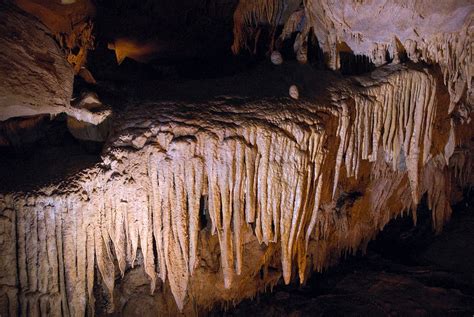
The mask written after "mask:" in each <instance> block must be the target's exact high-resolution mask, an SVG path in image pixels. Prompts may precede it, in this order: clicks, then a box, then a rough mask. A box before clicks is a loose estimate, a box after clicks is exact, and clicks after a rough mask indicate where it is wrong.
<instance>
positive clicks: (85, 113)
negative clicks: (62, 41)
mask: <svg viewBox="0 0 474 317" xmlns="http://www.w3.org/2000/svg"><path fill="white" fill-rule="evenodd" d="M0 19H1V20H2V21H3V22H2V24H1V25H0V45H1V47H2V54H1V55H0V89H1V95H0V121H4V120H7V119H9V118H14V117H27V116H34V115H42V114H50V115H53V116H54V115H57V114H59V113H63V112H64V113H67V114H68V115H70V116H71V117H74V118H76V119H77V120H80V121H84V122H88V123H91V124H94V125H97V124H99V123H101V122H103V121H104V120H105V119H106V118H107V117H108V116H109V115H110V113H111V111H110V109H107V110H105V111H101V112H95V113H94V112H91V111H89V110H88V109H85V108H77V107H73V106H71V104H70V100H71V96H72V88H73V80H74V70H73V68H72V67H71V65H70V64H69V63H68V61H67V60H66V58H65V57H66V56H65V54H64V53H63V52H62V51H61V49H60V47H59V46H58V44H57V43H56V42H55V40H54V38H53V37H52V33H51V31H50V30H49V29H48V28H46V27H45V26H44V25H43V24H41V23H40V22H39V21H38V20H37V19H35V18H34V17H33V16H31V15H29V14H28V13H25V12H23V11H20V10H19V9H18V8H15V7H14V6H12V5H8V4H1V5H0Z"/></svg>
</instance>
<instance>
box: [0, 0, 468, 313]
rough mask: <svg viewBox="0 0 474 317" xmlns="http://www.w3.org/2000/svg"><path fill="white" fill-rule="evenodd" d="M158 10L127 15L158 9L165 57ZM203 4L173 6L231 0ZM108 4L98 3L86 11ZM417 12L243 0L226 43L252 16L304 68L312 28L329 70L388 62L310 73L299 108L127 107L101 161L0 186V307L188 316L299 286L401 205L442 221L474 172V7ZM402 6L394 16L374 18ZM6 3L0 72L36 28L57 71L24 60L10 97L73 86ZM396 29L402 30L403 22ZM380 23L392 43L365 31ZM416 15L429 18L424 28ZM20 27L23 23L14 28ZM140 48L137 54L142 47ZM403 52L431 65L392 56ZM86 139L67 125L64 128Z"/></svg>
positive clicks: (280, 101)
mask: <svg viewBox="0 0 474 317" xmlns="http://www.w3.org/2000/svg"><path fill="white" fill-rule="evenodd" d="M80 3H83V2H78V5H79V4H80ZM170 3H171V2H166V1H165V2H162V3H161V5H162V6H163V7H159V6H155V5H153V3H151V2H149V3H148V6H143V7H141V8H139V9H137V10H138V12H141V11H140V10H145V11H146V12H148V18H150V19H153V18H154V13H157V14H158V11H159V14H162V17H163V19H162V20H163V22H162V23H163V24H164V25H167V26H169V25H176V27H177V28H178V30H175V31H174V33H173V32H170V33H168V34H166V35H165V36H163V37H161V34H159V33H157V34H153V31H154V30H158V29H159V27H160V25H157V26H156V29H154V28H150V30H149V32H150V33H149V34H144V35H143V38H142V39H143V41H144V42H141V44H140V45H142V44H143V43H145V44H146V43H154V44H153V45H155V44H156V43H161V42H160V41H164V42H163V43H165V45H164V47H165V48H166V49H168V48H169V45H170V44H169V43H172V45H175V44H176V42H173V41H172V42H169V41H168V39H167V37H168V38H169V37H170V36H171V37H173V36H174V35H176V34H183V32H184V33H185V32H186V30H187V28H188V27H190V26H192V25H195V24H194V23H187V22H186V19H187V18H184V19H185V20H184V22H183V21H181V20H176V21H173V20H172V17H174V16H175V15H174V14H169V16H167V14H166V12H167V11H166V10H158V9H157V8H166V5H169V4H170ZM209 3H211V4H210V5H206V6H205V8H201V6H202V3H201V2H190V3H188V4H183V6H184V7H185V8H188V5H189V7H191V8H192V10H191V9H190V10H189V12H191V13H190V14H189V15H186V16H188V17H189V16H198V17H202V16H203V15H206V14H207V13H209V12H211V11H212V10H213V9H212V7H213V6H212V4H213V3H214V4H215V8H216V9H215V12H216V13H215V16H217V17H219V18H220V17H224V18H225V19H227V18H228V17H229V16H230V13H229V12H228V11H226V10H224V9H225V8H227V7H226V5H227V4H228V2H225V1H222V2H221V1H210V2H209ZM108 4H110V3H108V2H107V1H104V2H102V4H100V6H99V7H100V10H104V9H106V8H107V5H108ZM285 4H286V5H285ZM129 6H132V5H131V4H129V3H125V2H123V3H122V2H118V4H116V5H114V8H115V9H114V10H117V12H111V14H112V15H114V14H116V15H117V16H119V17H125V16H127V13H129V11H128V10H131V9H132V7H133V6H132V7H129ZM424 6H426V2H414V3H410V4H409V5H408V6H407V4H406V3H404V2H393V5H391V6H390V5H389V6H382V7H379V5H378V3H376V2H370V1H364V2H350V1H343V2H338V3H333V2H325V1H318V2H316V1H305V2H303V4H302V6H301V5H300V3H299V1H294V2H292V1H289V2H285V3H283V2H281V1H264V2H261V3H252V2H249V1H243V0H242V1H240V2H239V5H238V6H237V8H236V11H235V13H234V20H235V21H237V22H238V23H235V24H234V34H235V36H236V41H237V42H234V47H233V49H234V52H237V51H238V49H240V48H243V47H245V46H248V48H249V49H251V48H252V45H248V43H247V42H248V41H252V40H254V38H255V37H258V29H259V27H260V26H261V25H270V26H273V27H274V26H275V25H280V26H283V30H282V34H281V35H279V36H278V38H275V43H273V44H270V45H271V46H274V48H278V46H279V45H280V44H281V43H280V42H281V41H282V40H283V39H284V38H286V37H289V35H290V34H291V33H293V32H295V31H296V32H298V33H299V35H298V36H297V37H296V41H295V45H294V49H295V52H296V53H297V55H296V57H297V59H298V61H300V62H302V63H304V62H305V61H307V60H308V57H307V54H308V49H307V47H306V45H307V38H308V36H309V33H310V32H309V29H310V28H311V27H312V28H313V32H314V33H315V34H316V36H317V40H318V41H319V44H320V46H321V48H322V50H323V52H324V53H325V54H326V57H327V60H326V62H327V63H328V65H329V66H330V67H331V68H333V69H337V68H339V67H340V60H339V58H340V53H341V52H346V53H347V52H349V53H353V54H363V55H367V56H368V58H369V59H370V60H371V61H372V62H373V63H374V64H375V65H377V66H381V65H382V64H385V63H387V62H389V61H390V60H387V59H385V56H387V53H388V56H389V57H390V58H389V59H392V58H393V61H394V63H392V64H391V65H385V66H382V67H379V68H377V69H376V70H375V71H374V72H371V73H369V74H366V75H364V76H359V77H351V78H342V77H338V76H335V75H329V74H328V73H326V72H323V73H321V74H320V76H324V77H320V78H325V80H318V79H316V80H314V79H313V80H312V81H308V82H306V83H305V85H303V87H304V88H305V89H306V91H305V90H303V91H302V98H301V99H300V100H298V101H295V100H291V99H290V98H270V97H266V98H259V99H252V98H247V99H245V98H243V99H239V98H237V99H234V98H233V97H231V96H229V97H224V98H221V99H218V100H212V101H207V102H198V101H196V102H179V101H176V102H170V101H167V102H164V101H154V102H153V101H149V102H141V103H137V104H133V106H131V107H129V108H128V109H127V110H126V111H124V113H122V114H120V115H119V117H118V118H117V121H116V122H115V133H114V134H113V135H112V136H110V137H109V138H108V140H107V145H106V147H105V149H104V152H103V155H102V161H101V163H100V164H97V165H96V166H94V167H92V168H88V169H86V170H84V171H83V172H81V173H80V174H78V175H75V176H73V177H70V178H68V179H65V180H64V181H63V182H61V183H59V184H52V185H50V186H42V187H40V188H38V189H36V190H32V191H27V192H26V191H25V192H22V191H17V192H6V193H2V194H0V254H1V257H0V314H1V315H51V316H60V315H74V316H76V315H78V316H80V315H86V314H88V315H89V314H90V315H93V314H94V313H97V314H99V315H102V314H106V313H112V312H114V311H115V312H118V313H124V314H126V313H132V312H134V313H136V314H141V315H142V316H143V315H147V314H156V312H162V313H163V312H167V313H169V314H177V313H178V312H179V311H182V312H183V313H185V314H193V313H194V314H195V313H197V312H199V311H206V310H208V309H210V308H211V307H212V306H213V305H216V304H219V303H227V304H229V303H235V302H238V301H240V300H242V299H243V298H246V297H252V296H255V294H256V293H257V292H260V291H264V290H265V289H267V288H269V287H272V286H273V285H275V284H276V283H277V282H278V281H279V280H280V279H281V278H283V280H284V282H285V283H289V282H290V281H297V280H299V281H300V282H303V281H304V280H305V279H306V278H307V277H308V276H309V275H310V274H311V273H312V272H314V271H320V270H322V269H324V268H326V267H327V266H329V265H332V264H335V263H337V261H338V260H339V258H340V257H341V255H343V254H345V253H348V252H356V251H357V250H360V249H362V250H363V249H364V248H365V246H366V245H367V243H368V241H370V240H371V239H372V238H373V237H374V236H375V235H376V234H377V232H378V231H379V230H381V229H382V228H383V227H384V226H385V224H387V222H388V221H389V220H390V219H392V218H394V217H397V216H399V215H402V214H406V213H410V212H412V210H414V209H415V207H416V205H417V204H418V203H419V202H420V200H421V199H423V197H424V198H425V199H426V200H427V202H428V205H429V207H430V209H431V210H432V219H433V221H432V222H433V226H434V230H435V231H439V230H441V229H442V227H443V224H444V223H445V222H446V221H447V220H448V219H449V217H450V215H451V207H450V203H451V202H452V201H455V200H456V199H457V198H458V196H459V195H458V193H459V191H460V189H462V188H463V187H465V186H470V184H472V181H473V177H474V174H473V173H472V168H473V164H474V160H473V158H472V148H473V145H472V133H473V131H474V129H473V128H474V127H473V124H474V123H473V121H472V120H471V116H472V113H471V108H472V95H471V94H472V91H471V89H470V87H471V80H472V38H471V36H472V29H471V25H470V23H471V16H472V5H470V4H469V3H467V2H462V1H459V2H446V3H444V4H443V6H442V7H441V9H440V10H441V11H442V13H443V14H437V13H433V12H431V11H430V10H427V11H426V12H423V13H420V12H421V11H423V10H421V8H423V7H424ZM402 7H403V10H401V11H400V12H402V13H403V14H401V15H400V16H399V19H400V20H397V21H392V20H390V19H388V20H387V19H382V18H386V17H389V16H390V15H389V12H391V11H393V10H395V9H397V10H398V9H400V8H402ZM2 8H3V7H2ZM173 8H174V9H179V10H181V9H183V8H179V7H177V6H176V7H173ZM219 8H221V9H222V11H221V9H219ZM8 10H9V11H8V12H9V13H8V14H7V13H6V12H7V9H6V10H5V11H4V10H1V11H0V14H4V15H5V19H2V21H6V22H5V23H3V24H0V28H2V29H0V31H2V33H1V36H0V41H4V42H5V45H6V46H5V47H7V49H6V50H5V51H4V52H2V54H3V55H0V58H2V57H4V58H5V60H2V61H1V63H0V67H3V66H4V65H6V66H7V67H13V66H14V65H15V64H14V63H13V62H12V61H11V58H7V57H8V56H10V57H11V56H12V55H13V54H14V52H16V51H19V52H20V53H22V50H25V51H26V53H25V52H23V53H25V55H27V56H25V57H24V58H23V59H19V60H20V61H21V60H28V56H31V55H32V54H31V53H30V52H36V51H37V50H40V49H39V48H38V47H37V46H38V45H37V44H38V43H37V42H36V41H35V40H33V38H35V37H36V38H44V39H45V40H44V42H43V43H42V47H41V50H40V51H41V52H43V53H44V50H45V49H46V50H47V54H50V55H52V56H53V57H57V60H56V59H54V58H53V59H54V61H53V62H48V63H49V64H48V65H49V66H48V67H50V68H51V63H53V65H56V64H55V63H58V65H59V66H55V67H56V70H58V69H61V70H62V69H64V73H65V74H66V75H67V76H66V75H65V76H64V77H65V79H64V82H62V83H58V82H56V81H53V79H51V78H50V77H51V76H53V75H54V73H52V72H50V71H45V70H43V69H40V70H36V69H35V70H34V71H32V73H33V74H36V75H38V74H39V75H43V74H44V77H41V78H40V79H38V80H34V81H33V80H30V81H29V84H31V85H38V83H41V84H43V85H45V84H47V85H49V86H47V87H43V86H41V89H38V91H37V93H36V94H35V98H33V97H32V96H29V99H28V101H25V103H28V102H30V103H31V102H32V101H31V100H33V101H38V100H39V98H38V96H43V95H42V94H44V93H45V92H48V93H50V95H48V96H45V97H44V98H43V97H42V98H43V99H44V100H45V101H48V102H50V101H51V100H55V99H54V98H57V97H58V92H57V91H56V89H57V88H58V87H65V88H66V89H65V90H67V88H68V87H67V84H68V83H69V85H70V86H72V76H73V70H72V68H71V66H70V65H69V64H68V63H67V61H66V58H67V57H65V56H67V55H62V54H63V52H61V51H60V48H59V46H58V45H57V44H56V43H55V42H54V41H53V40H52V38H53V37H54V35H53V34H51V33H50V31H48V30H47V29H46V28H45V27H44V26H43V25H42V24H40V23H39V22H38V21H37V20H35V19H33V18H32V17H31V16H29V15H26V14H25V13H21V12H19V11H17V10H16V9H12V8H10V7H8ZM170 10H171V9H170ZM200 10H201V11H200ZM202 10H204V13H203V12H202ZM374 10H375V11H377V10H378V11H377V12H380V14H379V16H380V19H372V20H371V23H370V27H369V26H368V25H367V22H366V20H365V19H366V18H367V17H373V15H374V14H373V12H374ZM185 11H187V10H185ZM169 12H171V11H169ZM192 12H194V13H192ZM206 12H207V13H206ZM341 12H342V13H341ZM420 14H421V15H420ZM180 16H181V15H180ZM15 19H19V20H21V21H22V22H21V23H19V24H18V23H17V22H15ZM167 19H168V20H171V21H168V22H167V23H168V24H167V23H165V21H166V20H167ZM239 19H240V20H239ZM113 20H114V21H116V18H113ZM131 20H132V19H131ZM131 20H130V21H131ZM197 20H199V19H197ZM197 20H196V19H194V20H193V18H189V19H188V20H187V21H197ZM12 21H13V22H12ZM146 21H147V20H146V19H144V25H145V26H146V25H147V22H146ZM338 21H339V22H338ZM407 21H409V22H410V23H414V24H415V25H416V28H415V30H413V31H411V30H407V29H406V28H404V24H406V23H408V22H407ZM413 21H414V22H413ZM445 21H449V22H448V23H444V22H445ZM44 23H46V24H47V22H44ZM183 23H184V24H183ZM383 23H386V24H387V23H388V24H389V26H390V28H389V30H393V32H394V34H397V35H395V36H396V40H394V38H393V37H392V34H390V37H389V38H385V37H384V34H385V33H384V34H379V33H378V32H379V30H381V29H383V28H384V27H386V24H383ZM428 23H431V24H434V23H442V24H443V27H442V28H439V29H437V30H436V33H434V32H433V31H432V30H431V29H430V28H429V27H427V25H428ZM17 25H25V27H27V28H28V30H34V33H33V34H31V33H28V32H26V31H25V32H20V33H14V32H11V30H12V29H15V28H16V27H17ZM133 25H134V23H132V22H130V24H127V23H124V24H123V25H121V27H123V30H122V32H123V33H122V34H120V36H119V37H118V38H122V36H123V38H127V36H130V34H132V35H133V32H138V31H136V30H135V31H134V30H133V27H132V26H133ZM19 30H20V31H21V30H22V29H21V28H19ZM361 30H362V31H361ZM364 31H365V33H364ZM197 33H199V32H197ZM8 36H17V37H18V38H19V39H21V42H22V43H23V45H22V46H18V43H19V41H13V40H12V41H9V40H8V39H9V37H8ZM275 36H277V35H276V34H275ZM18 38H17V39H18ZM5 39H6V40H5ZM111 39H112V40H113V41H114V45H115V44H116V43H117V41H116V38H113V37H111ZM150 39H151V42H150V41H149V40H150ZM239 41H240V42H239ZM279 41H280V42H279ZM178 42H179V41H178ZM125 43H129V42H125ZM181 43H190V42H186V41H185V40H184V41H182V42H181ZM236 43H237V44H236ZM393 43H396V45H395V44H393ZM400 43H401V44H400ZM167 45H168V46H167ZM373 45H375V46H373ZM390 45H392V46H390ZM400 45H401V46H400ZM140 47H142V46H140ZM374 47H376V49H375V48H374ZM394 47H397V49H396V50H395V49H394ZM114 49H115V50H117V46H114ZM180 49H182V47H180V46H174V47H171V49H170V50H169V51H176V50H178V51H179V50H180ZM272 49H273V47H272ZM399 49H400V50H399ZM15 50H16V51H15ZM152 51H153V50H152ZM5 52H6V53H5ZM135 52H136V51H135ZM142 52H143V51H141V50H140V49H138V53H140V54H139V55H140V56H141V57H143V55H141V53H142ZM160 52H161V51H160ZM66 53H67V52H66ZM125 53H127V54H128V53H130V52H125ZM132 53H133V52H132ZM152 53H153V52H152ZM8 54H10V55H8ZM147 54H148V53H147ZM404 54H406V56H407V58H409V59H410V60H412V61H414V62H421V61H424V62H427V63H428V64H434V65H435V66H433V65H423V64H420V65H413V64H409V65H403V64H402V65H399V64H398V62H399V61H400V60H403V56H402V55H404ZM41 56H43V55H41ZM48 56H49V55H48ZM127 56H128V57H133V56H130V55H127ZM140 56H139V57H140ZM163 56H164V55H163ZM145 57H146V58H148V56H145ZM50 59H51V58H48V61H50ZM36 60H38V59H36ZM39 60H40V61H42V59H41V58H39ZM119 60H120V58H119ZM12 65H13V66H12ZM28 65H31V64H28ZM436 65H439V66H440V67H439V69H438V67H437V66H436ZM33 66H35V64H34V63H33ZM36 66H37V67H40V68H41V67H42V64H41V65H36ZM36 66H35V67H36ZM43 66H44V65H43ZM50 68H49V70H50ZM24 71H25V68H21V67H19V69H18V70H17V72H24ZM11 74H13V75H15V74H17V73H15V72H12V73H11ZM11 74H10V73H9V76H3V77H2V78H5V79H6V81H5V83H3V85H4V86H6V87H8V86H10V87H12V88H11V89H13V93H12V95H13V96H24V90H25V86H24V85H25V84H26V83H24V82H23V81H20V82H14V83H13V84H12V83H10V82H8V80H12V79H15V76H16V75H15V76H12V75H11ZM18 74H20V73H18ZM18 76H19V77H18V78H24V76H26V78H33V77H32V76H30V74H23V73H21V74H20V75H18ZM53 77H54V76H53ZM57 77H58V78H59V77H60V75H58V76H57ZM66 77H67V78H66ZM61 78H62V77H61ZM58 81H61V80H59V79H58ZM248 83H249V80H248V78H246V79H244V80H243V81H240V82H239V84H240V85H248ZM20 84H21V85H20ZM280 84H281V83H280ZM283 85H285V84H283ZM20 87H21V89H22V91H19V90H18V89H20ZM68 89H69V90H67V91H66V92H65V93H64V96H63V98H62V99H61V102H62V104H61V105H62V107H63V108H66V110H64V109H62V110H57V109H56V108H55V109H52V110H51V109H49V108H47V109H46V110H45V108H44V107H45V104H49V103H41V104H38V105H35V107H36V106H38V107H40V109H41V110H38V113H56V112H57V111H59V112H62V111H66V112H68V111H70V110H68V105H69V98H70V90H71V89H72V88H71V87H69V88H68ZM254 89H257V90H258V89H259V87H256V88H255V87H254ZM285 89H287V87H286V86H285ZM53 92H54V93H53ZM163 93H165V92H163ZM186 93H189V94H192V92H182V94H183V95H185V94H186ZM11 104H12V103H10V102H7V103H2V105H7V106H8V105H11ZM33 109H36V108H33ZM75 111H77V110H73V111H72V113H74V112H75ZM2 113H5V112H3V109H2ZM84 113H85V114H84V116H86V115H87V114H88V113H87V112H84ZM14 114H15V115H18V113H17V112H16V110H15V113H14ZM78 117H79V119H81V118H82V119H84V118H85V117H81V116H80V115H79V116H78ZM91 121H93V120H92V119H91ZM73 128H74V124H73ZM86 132H87V131H83V130H81V127H80V126H79V127H78V128H77V133H78V134H79V133H86ZM101 140H102V139H101ZM412 215H413V217H415V219H416V213H412Z"/></svg>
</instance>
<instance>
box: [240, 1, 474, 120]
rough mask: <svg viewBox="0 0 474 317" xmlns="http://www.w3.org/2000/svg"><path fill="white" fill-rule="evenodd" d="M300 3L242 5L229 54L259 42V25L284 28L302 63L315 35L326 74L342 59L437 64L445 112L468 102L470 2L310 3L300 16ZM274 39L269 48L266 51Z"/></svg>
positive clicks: (472, 14)
mask: <svg viewBox="0 0 474 317" xmlns="http://www.w3.org/2000/svg"><path fill="white" fill-rule="evenodd" d="M299 3H300V1H293V0H271V1H247V0H240V2H239V6H238V7H237V10H236V12H235V14H234V44H233V46H232V49H233V51H234V52H235V53H237V52H239V51H240V50H241V49H244V48H246V47H249V44H250V43H249V42H251V41H252V40H258V38H257V39H256V38H255V34H257V33H256V31H255V30H256V29H258V28H261V27H262V25H263V26H265V25H266V26H270V27H271V28H274V27H276V26H278V25H284V28H283V32H282V34H281V35H280V36H279V39H278V41H282V40H285V39H288V38H289V37H290V36H291V34H292V33H293V32H296V33H298V36H297V37H296V39H295V43H294V50H295V53H296V55H297V58H298V60H301V61H306V60H307V57H306V55H307V43H308V41H307V38H308V36H309V33H310V30H312V32H314V35H315V36H316V38H317V42H318V44H319V46H320V48H321V49H322V51H323V52H324V54H325V63H326V65H327V66H328V67H330V68H331V69H334V70H336V69H339V68H340V67H341V56H340V53H341V52H342V53H350V54H354V55H362V56H367V57H368V58H369V60H370V61H371V62H372V63H373V64H375V66H380V65H384V64H386V63H390V62H392V61H393V62H394V63H398V62H400V60H401V59H403V58H408V59H410V60H411V61H413V62H415V63H416V62H421V61H422V62H426V63H428V64H435V65H439V66H440V68H441V70H442V72H443V76H444V81H445V84H446V85H447V87H448V90H449V94H450V96H451V102H450V104H449V111H450V112H452V111H453V110H454V109H455V107H456V106H459V107H460V108H464V107H465V106H466V103H467V104H470V103H472V90H471V82H472V76H473V69H472V61H473V54H474V52H473V50H472V41H473V28H474V26H473V17H474V5H473V4H472V1H469V0H462V1H456V0H451V1H444V2H443V3H442V4H433V3H432V2H431V1H425V0H422V1H388V2H383V1H356V0H343V1H337V2H334V1H327V0H310V1H304V4H303V5H302V7H303V9H301V10H298V4H299ZM394 12H396V14H394ZM274 40H275V38H273V39H272V40H271V41H270V43H269V45H270V47H271V49H273V44H274ZM278 41H277V42H278Z"/></svg>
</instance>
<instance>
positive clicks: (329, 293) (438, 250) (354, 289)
mask: <svg viewBox="0 0 474 317" xmlns="http://www.w3.org/2000/svg"><path fill="white" fill-rule="evenodd" d="M467 197H468V200H467V201H463V202H462V203H460V204H458V205H456V206H454V208H453V209H454V214H453V218H452V219H451V221H450V222H449V223H448V224H447V225H446V226H445V229H444V231H443V232H442V233H441V234H439V235H437V236H436V235H434V234H433V233H432V231H431V227H430V220H429V212H428V210H426V208H425V210H423V206H422V207H420V208H419V210H418V215H420V213H424V217H425V219H424V220H423V219H422V220H421V221H420V219H419V220H418V224H417V226H413V224H412V221H411V217H404V218H398V219H395V220H392V221H391V222H390V223H389V224H388V225H387V227H386V228H385V229H384V230H383V231H382V232H381V233H380V234H379V236H378V237H377V239H376V240H374V241H372V242H371V243H370V244H369V247H368V251H367V254H366V255H360V254H359V255H356V256H349V257H347V258H346V259H345V260H343V261H342V262H341V263H340V264H339V265H337V266H336V267H333V268H331V269H329V270H328V271H326V272H323V273H318V274H315V275H313V277H311V278H310V280H309V281H308V282H307V283H306V284H305V285H303V286H299V285H297V284H291V285H288V286H284V285H277V286H276V287H274V288H273V290H271V291H269V292H267V293H265V294H260V295H257V297H256V298H255V299H252V300H245V301H244V302H242V303H240V304H239V305H237V306H235V307H230V308H228V309H227V310H219V309H216V310H214V311H213V313H212V316H294V317H296V316H472V315H473V313H474V244H472V241H473V239H474V214H473V213H472V211H473V210H472V209H473V206H474V205H473V203H474V195H473V193H472V191H471V192H470V193H468V194H467Z"/></svg>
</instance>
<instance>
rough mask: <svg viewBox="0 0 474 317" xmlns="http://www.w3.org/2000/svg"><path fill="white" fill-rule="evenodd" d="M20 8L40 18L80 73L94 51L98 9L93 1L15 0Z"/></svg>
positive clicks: (75, 69) (76, 71) (75, 70)
mask: <svg viewBox="0 0 474 317" xmlns="http://www.w3.org/2000/svg"><path fill="white" fill-rule="evenodd" d="M12 2H13V3H14V4H15V5H16V6H18V7H19V8H21V9H22V10H24V11H26V12H28V13H30V14H31V15H33V16H35V17H37V18H38V19H39V20H40V21H41V22H42V23H43V24H44V25H46V27H47V28H48V29H49V31H50V33H51V35H52V36H53V37H54V38H55V39H56V40H57V42H58V43H59V45H60V47H61V50H62V51H63V52H64V54H65V55H66V56H67V61H68V62H69V63H70V64H71V66H72V67H73V69H74V72H75V73H76V74H78V73H80V71H81V69H82V68H83V67H84V66H85V64H86V62H87V55H88V51H89V50H90V49H93V48H94V35H93V23H92V18H93V17H94V15H95V6H94V4H93V3H92V1H90V0H74V1H56V0H13V1H12Z"/></svg>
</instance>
